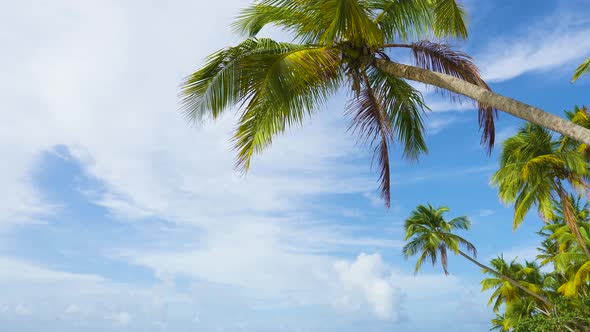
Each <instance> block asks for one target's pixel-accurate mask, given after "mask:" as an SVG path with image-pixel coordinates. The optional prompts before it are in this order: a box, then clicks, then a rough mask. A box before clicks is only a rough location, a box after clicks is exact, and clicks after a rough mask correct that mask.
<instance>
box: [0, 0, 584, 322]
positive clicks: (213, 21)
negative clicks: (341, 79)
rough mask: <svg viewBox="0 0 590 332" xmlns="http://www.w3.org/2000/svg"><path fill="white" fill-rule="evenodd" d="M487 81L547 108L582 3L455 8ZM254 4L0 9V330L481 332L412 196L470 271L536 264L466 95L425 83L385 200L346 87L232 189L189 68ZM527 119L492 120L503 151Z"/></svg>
mask: <svg viewBox="0 0 590 332" xmlns="http://www.w3.org/2000/svg"><path fill="white" fill-rule="evenodd" d="M463 3H464V4H465V5H466V7H467V8H468V11H469V30H470V36H471V37H470V39H469V40H468V41H466V42H460V43H457V45H456V46H457V47H459V48H461V49H463V50H465V51H467V52H469V53H470V54H472V55H473V56H474V57H475V59H476V62H477V63H478V65H479V66H480V68H481V69H482V72H483V73H484V75H485V77H486V79H488V81H489V82H491V83H492V84H491V85H492V87H493V89H494V90H496V91H498V92H500V93H503V94H506V95H508V96H511V97H514V98H516V99H519V100H522V101H525V102H528V103H531V104H534V105H536V106H540V107H542V108H544V109H546V110H548V111H551V112H553V113H556V114H560V115H561V114H562V111H563V110H565V109H571V108H572V107H573V105H575V104H580V105H581V104H584V103H589V101H588V100H587V99H588V98H587V96H588V93H587V92H588V89H589V88H590V79H581V80H580V81H578V82H577V83H576V84H574V85H572V84H570V83H569V79H570V76H571V73H572V72H573V69H574V68H575V67H576V65H577V64H578V63H579V62H581V61H582V60H583V59H584V58H585V57H587V56H588V55H590V39H589V38H587V36H588V35H589V34H590V20H588V14H589V13H590V1H587V0H569V1H518V2H516V4H515V2H514V1H507V0H502V1H491V0H489V1H473V0H470V1H467V0H465V1H463ZM246 4H247V1H240V0H225V1H200V0H192V1H184V0H179V1H170V2H166V4H163V3H161V2H153V3H149V4H148V3H146V2H144V1H133V0H129V1H124V2H123V1H83V2H80V1H66V0H55V1H51V2H49V1H18V2H12V3H10V4H6V5H5V6H4V8H3V10H2V12H1V13H0V22H2V24H3V25H4V26H3V29H1V30H0V31H1V32H0V42H2V45H3V46H4V47H3V49H4V50H10V51H9V52H2V53H1V54H0V72H2V73H3V78H4V79H3V80H0V85H1V89H0V95H1V97H2V98H0V100H2V103H3V105H2V106H3V107H2V110H3V111H2V112H3V119H4V121H3V122H2V124H1V125H0V126H2V129H1V130H0V153H1V154H2V155H3V156H4V158H3V162H2V163H0V184H1V185H0V191H1V193H2V197H3V199H2V200H1V201H0V288H1V289H2V297H1V298H0V326H1V327H2V330H3V331H4V330H6V331H13V332H25V331H38V330H39V329H40V328H41V327H42V328H43V330H44V331H48V332H52V331H65V332H69V331H81V330H83V331H147V332H149V331H229V332H234V331H236V332H237V331H260V332H265V331H268V332H271V331H272V332H288V331H289V332H291V331H292V332H295V331H298V332H303V331H326V332H332V331H339V332H340V331H343V332H347V331H358V330H363V331H368V332H382V331H431V330H435V329H436V330H453V331H487V330H488V329H489V319H490V317H491V316H492V314H491V310H489V309H488V308H487V307H486V302H487V297H486V294H482V293H480V292H479V284H478V282H479V280H480V278H481V274H480V272H479V270H478V269H477V268H476V267H474V266H472V265H470V263H469V262H466V261H464V260H462V259H460V258H454V257H453V258H451V259H450V263H449V264H450V270H451V275H450V276H446V277H445V276H444V275H443V274H442V273H441V271H440V269H438V268H436V269H432V268H430V267H428V266H426V267H425V268H424V269H423V271H421V272H420V273H419V274H418V275H416V276H415V275H414V274H413V263H412V262H411V261H405V260H404V259H403V257H402V255H401V246H402V245H403V242H402V240H403V233H402V223H403V220H404V218H405V217H407V216H408V214H409V212H410V211H411V210H412V209H413V208H414V207H415V206H416V205H418V204H423V203H427V202H430V203H432V204H434V205H443V204H444V205H448V206H449V207H450V208H451V213H450V215H449V216H451V217H452V216H458V215H467V216H469V217H470V218H471V220H472V221H473V227H472V228H473V229H472V231H470V232H469V233H467V234H465V236H466V237H468V238H469V239H470V240H471V241H472V242H473V243H474V244H475V245H476V246H477V247H478V249H479V257H480V258H481V259H482V260H484V261H485V260H488V259H489V258H491V257H493V256H495V255H497V254H499V253H502V252H503V253H504V254H505V256H506V257H510V258H511V257H515V256H519V257H521V258H531V257H533V256H534V248H535V245H536V241H537V238H536V236H535V234H534V232H535V231H536V230H537V229H538V227H539V226H540V222H539V221H538V220H537V218H536V217H535V216H534V213H532V214H531V215H530V216H529V217H528V218H527V220H526V221H525V223H524V225H523V226H522V227H521V228H520V229H519V230H518V231H517V232H513V231H512V228H511V209H510V207H505V206H503V205H502V204H501V203H500V202H499V201H498V198H497V195H496V191H495V189H494V188H491V187H490V185H489V178H490V175H491V174H492V173H493V172H494V170H495V169H496V167H497V156H498V148H496V150H495V151H494V153H493V154H492V156H490V157H488V156H487V155H486V153H485V151H484V149H483V148H481V147H480V146H479V132H478V130H477V119H476V114H475V112H473V110H471V105H470V104H463V105H452V104H450V103H449V102H448V101H447V100H445V99H441V98H439V97H437V96H436V95H435V94H434V93H432V92H431V91H429V90H427V89H423V87H420V88H421V89H423V91H424V93H425V97H426V99H427V101H428V103H429V105H430V106H431V108H432V109H433V112H431V113H430V114H429V116H428V119H427V126H428V129H429V134H428V144H429V149H430V153H429V155H427V156H424V157H422V158H421V159H420V161H419V162H418V163H416V164H411V163H407V162H405V161H402V160H401V158H400V153H399V151H394V155H395V158H394V159H393V163H394V165H393V194H392V197H393V204H392V208H391V209H389V210H386V209H385V208H384V206H383V203H382V202H381V201H380V200H379V198H378V193H377V191H376V190H377V184H376V175H375V174H374V172H373V171H372V170H371V169H370V156H369V155H368V153H367V152H368V151H367V148H366V147H363V146H359V145H357V144H356V143H355V139H354V138H352V137H350V135H349V134H348V133H347V132H346V128H347V122H346V121H345V120H343V117H342V115H343V105H344V103H345V99H344V98H343V96H340V97H338V98H335V99H334V100H333V102H332V103H331V104H330V105H328V106H327V107H326V108H325V109H323V110H322V111H321V112H320V113H318V114H317V116H315V117H314V118H313V119H311V120H310V121H308V122H307V123H306V124H305V126H304V127H302V128H296V129H294V130H291V131H290V132H289V133H287V134H286V135H284V136H281V137H280V138H278V139H277V140H276V142H275V143H274V144H273V146H272V147H271V148H270V149H269V150H268V151H267V152H266V153H265V154H264V155H262V156H259V157H257V158H256V159H255V160H254V162H253V167H252V170H251V172H250V173H249V174H248V175H247V176H246V177H243V176H240V175H239V174H237V173H236V172H235V171H234V170H233V169H232V165H233V154H232V151H231V146H230V142H229V139H230V134H231V129H232V128H233V126H234V123H235V117H234V116H232V115H231V114H228V116H226V117H225V118H223V119H222V120H221V121H218V122H215V123H207V124H205V125H202V126H198V127H195V126H191V125H188V124H187V123H186V121H185V120H184V119H183V118H182V116H181V115H180V113H179V112H178V99H177V87H178V85H179V83H180V81H181V79H182V77H183V76H184V75H186V74H187V73H189V72H191V71H192V70H194V69H196V68H198V67H199V65H201V64H202V59H203V58H204V57H205V56H206V55H207V54H208V53H211V52H213V51H215V50H217V49H219V48H222V47H224V46H227V45H231V44H233V43H235V42H237V41H239V37H238V36H235V35H232V34H231V31H230V29H229V28H228V26H229V24H230V23H231V21H232V18H233V17H234V16H235V15H236V13H237V11H238V10H239V9H240V8H242V7H243V6H245V5H246ZM520 124H521V122H520V121H519V120H517V119H515V118H512V117H510V116H508V115H505V114H500V119H499V120H498V122H497V128H498V131H497V132H498V140H499V141H501V140H502V139H504V138H506V137H508V136H509V135H511V134H512V133H514V132H515V130H516V129H517V128H518V126H519V125H520Z"/></svg>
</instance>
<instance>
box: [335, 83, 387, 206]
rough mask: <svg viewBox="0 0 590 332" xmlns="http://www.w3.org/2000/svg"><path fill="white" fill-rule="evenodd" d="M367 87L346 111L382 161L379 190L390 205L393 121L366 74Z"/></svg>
mask: <svg viewBox="0 0 590 332" xmlns="http://www.w3.org/2000/svg"><path fill="white" fill-rule="evenodd" d="M363 79H364V82H363V83H364V87H363V88H362V90H361V92H360V95H359V96H358V97H357V98H353V99H352V100H351V101H350V102H349V103H348V105H347V107H346V108H347V113H348V115H349V116H351V117H352V121H351V127H350V128H351V129H352V131H353V132H354V133H356V134H359V135H360V136H361V137H362V138H363V139H364V140H366V141H367V142H368V143H369V144H370V145H371V146H372V147H373V148H374V155H373V156H374V157H373V158H374V159H375V158H376V159H377V160H378V164H379V190H380V192H381V196H382V197H383V199H384V200H385V205H386V206H388V207H389V205H390V201H391V178H390V165H389V144H390V143H391V142H392V141H393V138H394V133H393V130H392V127H391V122H390V120H389V117H388V115H387V113H386V112H385V110H384V109H383V105H382V103H381V99H380V98H379V96H377V95H376V94H375V92H374V90H373V88H372V87H371V82H370V81H369V78H368V76H367V75H366V74H364V73H363Z"/></svg>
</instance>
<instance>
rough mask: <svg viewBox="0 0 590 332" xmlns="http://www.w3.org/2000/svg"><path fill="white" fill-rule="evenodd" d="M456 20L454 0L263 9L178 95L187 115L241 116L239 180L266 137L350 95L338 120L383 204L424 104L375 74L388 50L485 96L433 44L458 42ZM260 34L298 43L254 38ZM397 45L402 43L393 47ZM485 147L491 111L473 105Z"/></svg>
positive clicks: (337, 0) (416, 140)
mask: <svg viewBox="0 0 590 332" xmlns="http://www.w3.org/2000/svg"><path fill="white" fill-rule="evenodd" d="M463 16H464V13H463V10H462V8H461V7H460V6H459V5H458V4H457V3H456V2H455V1H454V0H435V1H431V0H424V1H388V0H370V1H366V0H365V1H357V0H305V1H302V0H262V1H259V2H257V3H255V4H253V5H251V6H250V7H248V8H246V9H245V10H244V11H242V13H241V14H240V16H239V17H238V19H237V21H236V22H235V24H234V29H235V30H236V31H237V32H239V33H241V34H242V35H244V36H246V37H247V39H246V40H245V41H243V42H242V43H240V44H238V45H237V46H234V47H228V48H225V49H223V50H220V51H218V52H216V53H214V54H212V55H211V56H209V58H208V60H207V63H206V64H205V66H203V67H202V68H201V69H200V70H198V71H196V72H195V73H193V74H192V75H190V76H189V77H188V78H187V79H186V81H185V82H184V84H183V86H182V93H181V94H182V96H183V103H184V107H185V110H186V114H187V115H188V116H189V117H190V118H191V119H193V120H201V119H202V118H203V117H211V118H214V119H215V118H218V117H220V116H221V115H222V114H223V112H224V111H225V110H227V109H229V108H231V107H232V106H234V105H237V106H238V107H240V108H241V110H242V111H241V115H240V118H239V123H238V126H237V129H236V131H235V134H234V147H235V150H236V152H237V158H236V165H237V166H238V168H240V169H242V170H244V171H246V170H248V168H249V166H250V161H251V158H252V156H253V155H254V154H256V153H259V152H261V151H262V150H263V149H264V148H266V147H267V146H269V145H270V144H271V142H272V140H273V138H274V137H275V136H276V135H278V134H280V133H282V132H284V131H285V130H286V129H287V128H288V127H290V126H293V125H299V124H301V123H302V122H303V120H304V119H305V118H306V117H308V116H310V115H311V114H313V113H314V112H315V111H317V110H318V109H321V108H322V106H324V105H326V103H327V102H328V100H329V98H330V97H332V96H333V95H334V94H335V93H336V92H337V91H338V90H339V89H341V88H344V89H346V90H348V91H350V92H351V96H350V100H349V102H348V105H347V107H346V108H347V111H346V114H347V115H348V118H349V119H350V121H351V129H352V132H354V133H356V134H357V135H359V136H360V137H361V139H362V140H363V141H365V142H368V143H369V145H370V146H372V148H373V149H374V153H375V156H376V159H377V161H378V165H379V172H380V190H381V193H382V196H383V198H384V199H385V202H386V203H387V204H389V201H390V169H389V167H390V156H389V149H390V146H391V144H392V143H393V142H399V144H400V145H401V146H402V147H403V148H402V149H403V154H404V156H405V157H406V158H408V159H416V158H418V156H419V155H420V154H422V153H424V152H426V151H427V147H426V143H425V140H424V122H423V117H424V111H425V110H427V109H428V108H427V107H426V105H425V104H424V101H423V99H422V95H421V93H420V92H419V91H417V90H416V89H415V88H413V87H412V86H411V85H410V84H408V82H407V81H406V80H404V79H403V78H400V77H396V76H394V75H391V74H389V73H387V72H385V71H383V70H382V69H380V68H378V67H376V66H375V65H374V60H375V59H376V58H381V59H389V56H388V54H387V51H386V50H387V49H391V48H400V47H401V48H408V49H410V50H411V51H412V55H413V56H414V60H415V63H416V65H417V66H420V67H422V68H425V69H428V70H433V71H438V72H441V73H445V74H449V75H452V76H455V77H458V78H461V79H462V80H465V81H467V82H470V83H473V84H477V85H479V86H481V87H485V88H486V89H488V87H487V85H486V84H485V82H484V81H483V80H482V78H481V77H480V75H479V71H478V69H477V67H476V66H475V64H474V63H473V62H472V59H471V58H470V57H469V56H468V55H466V54H464V53H462V52H458V51H454V50H452V49H451V48H450V47H449V46H447V45H445V44H438V43H434V42H429V41H424V40H422V39H424V38H428V37H431V36H436V37H439V38H465V37H466V36H467V29H466V27H465V23H464V19H463ZM267 25H274V26H276V27H278V28H281V29H283V30H285V31H286V32H288V33H289V34H291V35H292V36H293V37H294V39H295V42H296V43H284V42H277V41H274V40H271V39H266V38H258V37H257V36H258V33H259V32H260V31H261V29H262V28H264V27H265V26H267ZM398 42H403V44H395V43H398ZM479 108H480V124H481V126H482V127H483V133H484V136H483V141H484V142H485V143H486V144H487V146H488V147H489V148H491V146H492V145H493V143H494V121H493V120H494V114H495V110H494V109H492V108H491V107H488V106H486V105H483V104H480V106H479Z"/></svg>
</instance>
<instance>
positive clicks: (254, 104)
mask: <svg viewBox="0 0 590 332" xmlns="http://www.w3.org/2000/svg"><path fill="white" fill-rule="evenodd" d="M338 56H339V55H338V53H337V52H335V51H334V50H333V49H328V48H321V47H301V46H295V45H288V46H287V47H285V48H281V49H279V50H277V52H275V53H271V54H261V55H260V54H256V55H253V56H249V57H246V58H244V59H243V61H242V62H241V67H240V69H241V70H244V71H245V72H247V73H248V78H249V79H248V80H247V83H246V84H247V89H246V90H245V91H244V94H245V96H246V97H245V98H244V99H245V100H247V101H248V102H247V104H246V106H245V109H244V111H243V113H242V116H241V117H240V121H239V126H238V128H237V130H236V133H235V136H234V143H235V149H236V151H237V159H236V165H237V166H238V167H239V168H241V169H243V170H247V169H248V167H249V165H250V160H251V157H252V155H253V154H254V153H258V152H260V151H261V150H262V149H263V148H265V147H266V146H268V145H269V144H270V143H271V142H272V138H273V136H275V135H276V134H278V133H281V132H283V131H284V130H285V129H286V128H287V127H288V126H291V125H296V124H299V123H301V121H302V120H303V119H304V117H305V116H306V115H308V114H309V113H310V112H311V111H313V110H314V109H317V107H319V106H321V105H323V103H324V102H325V101H326V100H327V98H328V97H329V96H330V95H331V94H333V93H334V92H335V91H336V89H337V88H338V83H339V81H338V78H339V73H338V65H339V58H338Z"/></svg>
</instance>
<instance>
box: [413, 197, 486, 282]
mask: <svg viewBox="0 0 590 332" xmlns="http://www.w3.org/2000/svg"><path fill="white" fill-rule="evenodd" d="M446 212H449V208H448V207H446V206H442V207H439V208H434V207H433V206H432V205H430V204H427V205H418V206H417V207H416V209H415V210H414V211H412V213H411V215H410V217H409V218H408V219H406V221H405V223H404V228H405V230H406V234H405V238H404V239H405V240H406V241H408V242H407V244H406V245H405V246H404V247H403V254H404V256H405V257H406V258H409V257H411V256H414V255H419V257H418V260H417V261H416V266H415V269H414V272H418V270H419V269H420V268H421V267H422V264H423V263H424V261H425V260H430V262H431V263H432V265H433V266H434V265H436V262H437V260H438V259H439V258H440V260H441V265H442V268H443V271H444V272H445V274H449V272H448V262H447V252H448V251H449V250H450V251H451V252H452V253H454V254H458V253H460V248H461V247H463V248H465V249H466V250H467V252H468V253H470V254H471V255H472V256H474V257H475V256H477V250H476V249H475V246H474V245H473V244H471V243H470V242H469V241H467V240H465V239H464V238H462V237H460V236H459V235H456V234H453V231H456V230H468V229H469V228H470V226H471V222H470V221H469V219H468V218H467V217H465V216H461V217H457V218H453V219H451V220H450V221H447V220H445V219H444V214H445V213H446Z"/></svg>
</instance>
